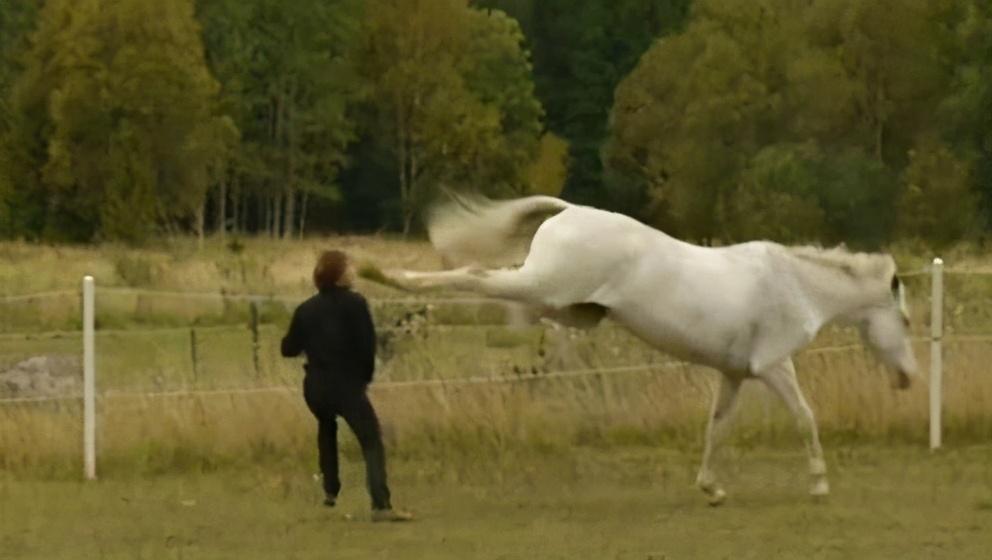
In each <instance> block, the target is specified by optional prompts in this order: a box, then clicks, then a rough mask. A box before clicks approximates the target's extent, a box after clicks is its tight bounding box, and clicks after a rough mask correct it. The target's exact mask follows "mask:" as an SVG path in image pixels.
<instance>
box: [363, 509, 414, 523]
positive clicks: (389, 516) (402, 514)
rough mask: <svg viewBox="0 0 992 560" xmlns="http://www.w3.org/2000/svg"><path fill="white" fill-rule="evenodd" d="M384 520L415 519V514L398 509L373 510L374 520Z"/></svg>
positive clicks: (374, 521) (375, 521)
mask: <svg viewBox="0 0 992 560" xmlns="http://www.w3.org/2000/svg"><path fill="white" fill-rule="evenodd" d="M384 521H390V522H396V521H413V514H412V513H410V512H407V511H397V510H395V509H374V510H372V522H373V523H380V522H384Z"/></svg>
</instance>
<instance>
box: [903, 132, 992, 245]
mask: <svg viewBox="0 0 992 560" xmlns="http://www.w3.org/2000/svg"><path fill="white" fill-rule="evenodd" d="M971 167H972V166H971V165H970V162H968V161H964V160H962V159H961V158H959V157H957V156H955V155H954V154H953V153H952V152H951V150H950V149H948V147H947V146H944V145H941V144H935V143H930V144H924V145H922V146H921V147H919V148H917V149H916V150H913V151H912V152H911V153H910V162H909V165H908V166H907V167H906V170H905V172H904V173H905V178H904V182H905V184H906V192H905V193H904V194H903V197H902V200H901V201H900V207H899V210H900V211H899V222H900V223H899V225H900V227H901V229H902V233H903V234H904V235H906V236H908V237H916V238H920V239H927V240H929V241H930V242H931V243H933V244H935V245H938V246H943V245H948V244H950V243H953V242H955V241H958V240H960V239H968V238H972V237H974V236H975V234H976V233H977V232H978V231H979V225H980V215H979V214H978V213H976V212H975V208H976V207H978V204H979V199H978V197H979V195H978V193H976V192H974V190H973V189H972V181H973V180H972V177H971Z"/></svg>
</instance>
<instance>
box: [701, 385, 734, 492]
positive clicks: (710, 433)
mask: <svg viewBox="0 0 992 560" xmlns="http://www.w3.org/2000/svg"><path fill="white" fill-rule="evenodd" d="M740 387H741V380H740V379H737V378H733V377H729V376H728V375H726V374H722V375H721V376H720V386H719V387H718V388H717V392H716V395H715V396H714V397H713V408H712V409H711V411H710V421H709V425H708V426H707V427H706V447H705V449H704V450H703V463H702V465H701V466H700V467H699V475H698V476H697V477H696V485H697V486H699V488H700V489H701V490H702V491H703V492H705V493H706V495H707V496H709V502H710V505H714V506H717V505H720V504H722V503H723V501H724V500H725V499H726V498H727V493H726V492H724V490H723V488H722V487H721V486H720V484H719V483H718V482H717V479H716V474H715V473H714V472H713V465H712V464H711V463H712V461H713V458H714V457H715V455H716V452H717V450H718V449H719V446H720V444H721V443H722V442H723V440H724V439H725V438H726V437H727V434H728V433H729V432H730V428H731V425H732V421H733V417H734V409H735V408H736V404H737V393H738V392H739V391H740Z"/></svg>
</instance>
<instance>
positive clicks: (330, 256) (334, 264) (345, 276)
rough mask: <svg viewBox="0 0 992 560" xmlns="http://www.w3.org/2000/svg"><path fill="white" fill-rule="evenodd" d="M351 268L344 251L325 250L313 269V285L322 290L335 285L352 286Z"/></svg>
mask: <svg viewBox="0 0 992 560" xmlns="http://www.w3.org/2000/svg"><path fill="white" fill-rule="evenodd" d="M350 269H351V267H350V265H349V263H348V255H346V254H345V253H344V252H343V251H338V250H332V251H324V252H323V253H321V254H320V256H319V257H318V258H317V266H315V267H314V269H313V285H314V286H315V287H316V288H317V289H318V290H321V291H323V290H329V289H331V288H334V287H341V288H350V287H351V282H352V278H351V270H350Z"/></svg>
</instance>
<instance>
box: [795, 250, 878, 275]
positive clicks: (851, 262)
mask: <svg viewBox="0 0 992 560" xmlns="http://www.w3.org/2000/svg"><path fill="white" fill-rule="evenodd" d="M785 249H786V250H787V251H788V252H789V254H791V255H792V256H794V257H796V258H798V259H800V260H802V261H805V262H808V263H812V264H816V265H819V266H822V267H826V268H832V269H836V270H838V271H840V272H843V273H844V274H847V275H849V276H852V277H854V278H875V279H886V278H887V277H888V276H890V275H891V274H893V273H895V261H893V260H892V257H891V256H890V255H887V254H884V253H857V252H852V251H849V250H848V249H847V248H846V247H844V246H843V245H841V246H838V247H833V248H830V249H824V248H822V247H817V246H813V245H804V246H795V247H786V248H785Z"/></svg>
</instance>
